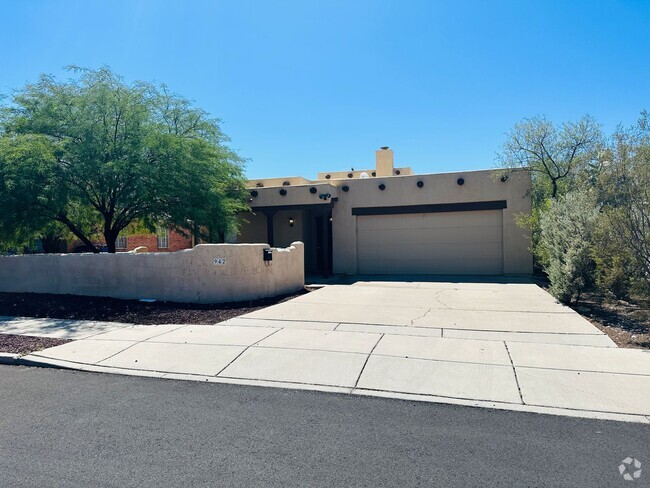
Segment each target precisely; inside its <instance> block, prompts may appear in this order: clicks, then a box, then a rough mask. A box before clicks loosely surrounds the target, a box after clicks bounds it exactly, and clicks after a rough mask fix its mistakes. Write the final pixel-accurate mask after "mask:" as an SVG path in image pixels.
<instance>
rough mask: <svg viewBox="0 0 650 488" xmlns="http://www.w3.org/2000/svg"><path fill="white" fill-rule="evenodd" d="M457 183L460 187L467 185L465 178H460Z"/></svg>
mask: <svg viewBox="0 0 650 488" xmlns="http://www.w3.org/2000/svg"><path fill="white" fill-rule="evenodd" d="M456 183H458V185H459V186H463V185H464V184H465V178H458V179H457V180H456Z"/></svg>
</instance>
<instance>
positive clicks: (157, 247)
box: [68, 229, 194, 252]
mask: <svg viewBox="0 0 650 488" xmlns="http://www.w3.org/2000/svg"><path fill="white" fill-rule="evenodd" d="M94 244H95V245H97V246H100V247H102V246H104V243H103V242H101V243H100V242H97V243H94ZM140 246H145V247H146V248H147V251H148V252H174V251H180V250H182V249H191V248H192V247H194V242H193V239H192V237H191V236H189V235H188V236H183V235H182V234H180V233H179V232H176V231H173V230H167V229H159V230H158V232H157V233H156V234H151V233H140V234H126V235H121V236H120V237H118V238H117V241H116V242H115V247H116V251H117V252H128V251H133V250H134V249H135V248H136V247H140ZM104 247H105V246H104ZM68 249H69V250H70V251H71V252H86V247H85V246H84V245H83V243H82V242H81V241H79V240H76V241H74V242H72V243H70V245H68Z"/></svg>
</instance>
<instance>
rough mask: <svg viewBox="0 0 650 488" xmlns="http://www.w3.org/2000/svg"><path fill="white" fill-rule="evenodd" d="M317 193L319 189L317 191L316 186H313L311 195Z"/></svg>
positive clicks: (310, 191) (310, 190)
mask: <svg viewBox="0 0 650 488" xmlns="http://www.w3.org/2000/svg"><path fill="white" fill-rule="evenodd" d="M317 191H318V189H317V188H316V187H315V186H312V187H311V188H310V189H309V193H316V192H317Z"/></svg>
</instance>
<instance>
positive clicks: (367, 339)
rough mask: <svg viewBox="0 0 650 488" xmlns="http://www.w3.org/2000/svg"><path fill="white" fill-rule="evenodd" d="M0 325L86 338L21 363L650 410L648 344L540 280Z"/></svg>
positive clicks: (462, 399)
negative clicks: (182, 319)
mask: <svg viewBox="0 0 650 488" xmlns="http://www.w3.org/2000/svg"><path fill="white" fill-rule="evenodd" d="M0 332H10V333H17V334H27V335H47V336H50V337H64V338H69V339H76V340H75V341H74V342H71V343H68V344H64V345H61V346H57V347H53V348H49V349H45V350H43V351H40V352H37V353H33V354H30V355H27V356H25V357H22V358H19V360H18V362H20V363H22V364H33V365H50V366H59V367H66V368H74V369H81V370H87V371H101V372H110V373H120V374H131V375H144V376H152V377H158V378H173V379H184V380H195V381H208V382H225V383H237V384H252V385H261V386H275V387H283V388H297V389H312V390H322V391H331V392H338V393H347V394H349V393H353V394H359V395H373V396H381V397H392V398H407V399H412V400H422V401H434V402H444V403H455V404H461V405H473V406H482V407H490V408H500V409H511V410H524V411H534V412H543V413H554V414H561V415H573V416H581V417H594V418H609V419H618V420H629V421H636V422H643V423H650V353H649V352H648V351H643V350H633V349H621V348H617V347H616V345H615V344H614V343H613V342H612V341H611V340H610V339H609V338H608V337H607V336H606V335H605V334H603V333H602V332H601V331H599V330H598V329H597V328H596V327H594V326H593V325H592V324H590V323H589V322H588V321H587V320H585V319H584V318H583V317H581V316H580V315H578V314H577V313H576V312H574V311H573V310H571V309H570V308H568V307H564V306H562V305H560V304H558V303H557V302H556V301H555V300H554V299H553V298H552V297H551V296H550V295H549V294H548V293H546V292H544V291H543V290H542V289H540V288H539V287H537V286H535V285H534V284H530V283H477V282H457V281H448V282H415V281H412V282H410V281H404V282H358V283H355V284H353V285H328V286H325V287H323V288H321V289H319V290H317V291H314V292H311V293H308V294H306V295H302V296H300V297H298V298H294V299H293V300H289V301H287V302H283V303H280V304H277V305H274V306H271V307H267V308H265V309H261V310H257V311H255V312H252V313H249V314H247V315H243V316H240V317H237V318H234V319H231V320H228V321H226V322H222V323H220V324H217V325H186V324H178V325H157V326H134V325H129V324H115V323H101V322H78V321H60V320H59V321H57V320H50V319H17V318H15V319H11V320H8V321H4V322H2V321H1V319H0Z"/></svg>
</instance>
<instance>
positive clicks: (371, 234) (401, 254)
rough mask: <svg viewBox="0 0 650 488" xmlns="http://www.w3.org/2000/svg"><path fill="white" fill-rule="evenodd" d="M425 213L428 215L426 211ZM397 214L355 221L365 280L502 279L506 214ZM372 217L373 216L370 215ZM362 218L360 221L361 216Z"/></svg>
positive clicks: (498, 211)
mask: <svg viewBox="0 0 650 488" xmlns="http://www.w3.org/2000/svg"><path fill="white" fill-rule="evenodd" d="M424 210H426V209H424ZM435 210H436V211H434V212H417V213H394V214H381V213H380V211H375V212H373V213H377V214H374V215H362V214H363V213H364V212H358V213H357V217H356V229H357V239H356V240H357V265H358V272H359V273H360V274H396V273H397V274H400V273H408V274H411V273H415V274H484V275H498V274H502V273H503V211H502V210H501V209H486V210H472V211H446V210H445V209H435ZM368 213H370V212H368ZM360 214H361V215H360Z"/></svg>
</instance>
